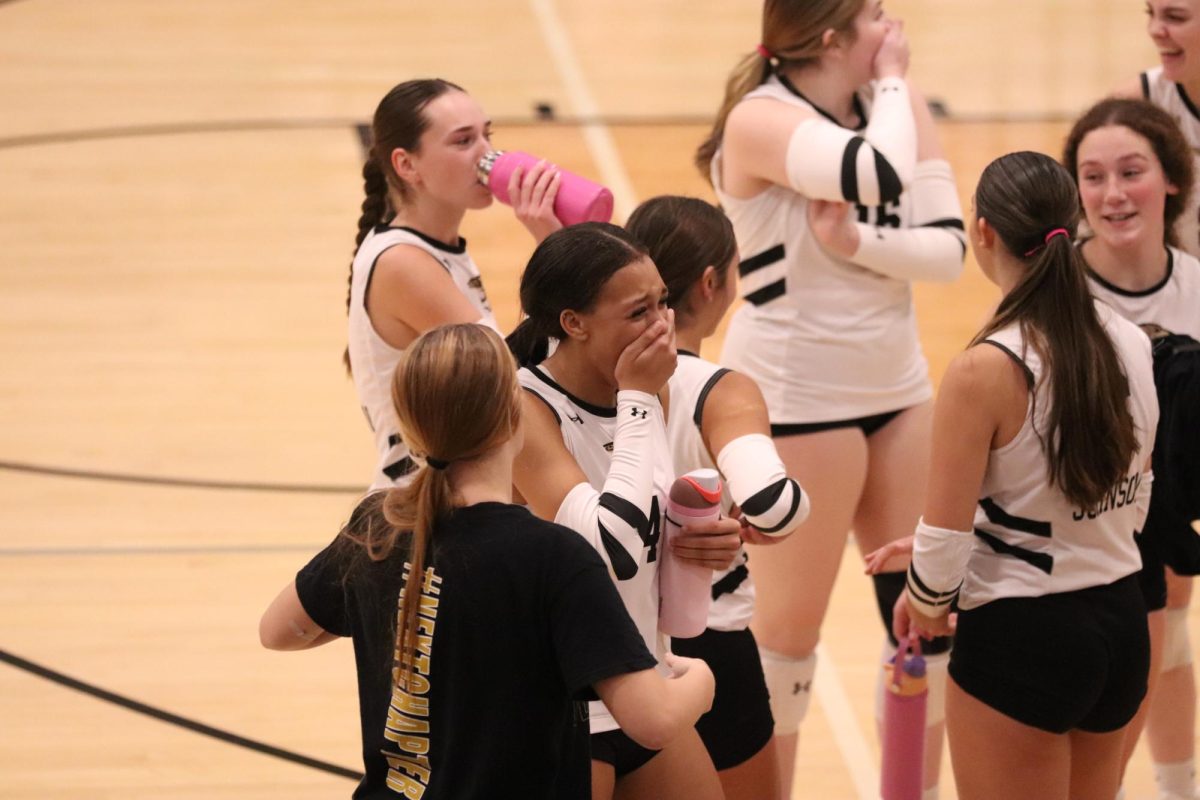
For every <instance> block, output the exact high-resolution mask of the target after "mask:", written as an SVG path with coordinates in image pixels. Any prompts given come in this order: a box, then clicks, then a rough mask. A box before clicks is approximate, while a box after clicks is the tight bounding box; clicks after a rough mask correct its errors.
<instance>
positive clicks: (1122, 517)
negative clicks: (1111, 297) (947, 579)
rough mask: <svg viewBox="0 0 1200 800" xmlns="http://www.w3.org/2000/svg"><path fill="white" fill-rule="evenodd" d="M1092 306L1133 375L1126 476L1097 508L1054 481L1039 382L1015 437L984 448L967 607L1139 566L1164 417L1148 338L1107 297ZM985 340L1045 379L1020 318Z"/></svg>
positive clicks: (1033, 376) (1089, 582)
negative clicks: (1144, 492)
mask: <svg viewBox="0 0 1200 800" xmlns="http://www.w3.org/2000/svg"><path fill="white" fill-rule="evenodd" d="M1096 311H1097V314H1098V315H1099V317H1100V321H1101V324H1102V325H1103V326H1104V329H1105V330H1106V331H1107V332H1108V335H1109V337H1110V338H1111V339H1112V342H1113V344H1114V345H1115V347H1116V351H1117V355H1118V357H1119V359H1120V361H1121V365H1122V367H1123V369H1124V370H1125V374H1126V376H1127V377H1128V379H1129V391H1130V396H1129V411H1130V414H1131V415H1132V417H1133V423H1134V426H1135V428H1136V434H1137V441H1138V449H1137V452H1136V453H1135V454H1134V457H1133V459H1132V461H1131V462H1130V464H1129V467H1128V469H1127V470H1126V472H1125V477H1123V478H1121V479H1120V480H1119V481H1117V484H1116V485H1115V486H1113V487H1112V489H1111V490H1110V491H1109V493H1108V494H1107V495H1106V496H1105V497H1104V499H1103V500H1102V501H1101V502H1100V503H1099V504H1098V505H1097V506H1096V507H1095V508H1088V509H1085V508H1079V507H1076V506H1075V505H1074V504H1072V503H1071V502H1070V501H1069V500H1067V498H1066V497H1065V496H1064V495H1063V493H1062V492H1061V490H1059V489H1058V488H1057V487H1054V486H1052V485H1051V483H1050V477H1049V465H1048V464H1047V462H1046V455H1045V453H1044V451H1043V449H1042V443H1041V439H1040V438H1039V434H1038V432H1039V431H1042V432H1044V431H1045V430H1046V425H1047V418H1048V412H1049V410H1050V403H1051V399H1050V394H1049V387H1048V386H1045V385H1041V386H1040V388H1039V390H1038V391H1036V393H1033V394H1031V396H1030V413H1029V414H1028V415H1027V416H1026V419H1025V424H1024V425H1023V426H1022V427H1021V430H1020V432H1018V433H1017V436H1016V438H1014V439H1013V440H1012V441H1011V442H1009V443H1008V444H1006V445H1004V446H1003V447H1001V448H998V449H996V450H992V451H991V453H990V454H989V455H988V464H987V472H986V473H985V475H984V479H983V487H982V489H981V490H980V500H979V505H978V507H977V508H976V511H975V543H974V548H973V550H972V552H971V558H970V562H969V563H968V565H967V575H966V578H965V579H964V581H963V586H962V591H961V593H960V594H959V599H958V604H959V607H960V608H962V609H971V608H975V607H977V606H981V605H983V604H984V603H988V602H990V601H992V600H997V599H1000V598H1004V597H1037V596H1041V595H1045V594H1053V593H1058V592H1069V591H1074V590H1077V589H1084V588H1088V587H1091V586H1103V585H1106V584H1109V583H1112V582H1113V581H1116V580H1119V579H1120V578H1123V577H1125V576H1126V575H1131V574H1133V573H1134V572H1137V571H1138V570H1139V569H1141V566H1142V560H1141V556H1140V555H1139V554H1138V549H1137V546H1136V545H1135V544H1134V540H1133V534H1134V531H1135V530H1136V528H1137V526H1138V524H1139V521H1138V518H1137V517H1138V514H1137V508H1136V502H1135V498H1136V495H1137V490H1138V486H1139V485H1140V484H1141V481H1142V480H1143V477H1142V468H1143V465H1144V464H1145V463H1146V460H1147V458H1148V457H1149V455H1150V451H1151V449H1152V448H1153V446H1154V432H1155V428H1156V427H1157V425H1158V398H1157V395H1156V394H1155V390H1154V370H1153V365H1152V361H1151V356H1150V340H1149V339H1148V338H1147V337H1146V334H1144V333H1143V332H1142V331H1141V329H1140V328H1138V327H1137V326H1136V325H1134V324H1133V323H1131V322H1129V321H1128V320H1125V319H1123V318H1122V317H1120V316H1119V315H1118V314H1116V313H1115V312H1114V311H1113V310H1112V309H1110V308H1109V307H1108V306H1106V305H1104V304H1103V303H1099V302H1098V303H1096ZM987 341H988V342H991V343H993V344H995V345H998V346H1000V347H1001V348H1002V349H1004V350H1006V351H1007V352H1008V353H1009V355H1011V356H1012V357H1013V358H1014V359H1015V360H1016V361H1018V362H1019V363H1020V364H1021V365H1022V366H1023V368H1024V370H1025V374H1026V376H1027V378H1028V380H1029V382H1030V384H1031V385H1033V386H1039V382H1040V379H1041V377H1042V364H1041V360H1040V359H1039V358H1038V355H1037V353H1036V351H1034V349H1033V348H1032V347H1027V346H1026V344H1025V342H1024V341H1023V340H1022V337H1021V333H1020V331H1019V329H1018V328H1016V327H1015V326H1014V327H1011V328H1006V329H1004V330H1002V331H997V332H996V333H994V334H992V335H991V336H989V337H988V339H987ZM1035 415H1036V418H1035ZM1035 426H1036V429H1035Z"/></svg>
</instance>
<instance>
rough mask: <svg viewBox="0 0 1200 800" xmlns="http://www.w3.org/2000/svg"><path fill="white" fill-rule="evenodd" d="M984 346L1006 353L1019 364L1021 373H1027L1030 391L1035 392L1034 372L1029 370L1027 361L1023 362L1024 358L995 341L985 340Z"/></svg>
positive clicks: (1026, 379) (1026, 381) (1026, 383)
mask: <svg viewBox="0 0 1200 800" xmlns="http://www.w3.org/2000/svg"><path fill="white" fill-rule="evenodd" d="M982 344H990V345H991V346H992V347H995V348H996V349H997V350H1000V351H1002V352H1004V353H1005V354H1007V355H1008V357H1009V358H1011V359H1012V360H1013V361H1015V362H1017V366H1018V367H1020V368H1021V371H1022V372H1024V373H1025V385H1026V386H1027V387H1028V388H1029V390H1030V391H1033V388H1034V383H1035V379H1034V377H1033V370H1031V369H1030V368H1029V365H1028V364H1026V363H1025V361H1024V360H1022V358H1021V357H1020V356H1019V355H1017V354H1016V353H1014V352H1013V351H1012V350H1009V349H1008V348H1007V347H1005V346H1004V345H1002V344H1000V343H999V342H997V341H996V340H995V339H984V340H983V342H982Z"/></svg>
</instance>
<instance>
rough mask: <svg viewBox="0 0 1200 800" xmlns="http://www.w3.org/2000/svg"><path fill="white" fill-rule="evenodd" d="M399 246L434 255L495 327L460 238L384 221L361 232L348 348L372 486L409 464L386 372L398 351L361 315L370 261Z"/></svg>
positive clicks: (387, 482)
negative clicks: (371, 440) (368, 436)
mask: <svg viewBox="0 0 1200 800" xmlns="http://www.w3.org/2000/svg"><path fill="white" fill-rule="evenodd" d="M402 244H403V245H410V246H412V247H416V248H418V249H420V250H424V251H425V252H426V253H429V255H431V256H433V257H434V258H435V259H437V262H438V263H439V264H441V265H442V266H443V267H445V268H446V272H448V273H449V274H450V277H451V278H452V279H453V280H454V283H455V285H456V286H458V288H459V290H460V291H461V292H462V293H463V296H464V297H466V298H467V299H468V300H469V301H471V304H472V305H473V306H475V308H477V309H478V310H479V316H480V320H479V321H480V323H481V324H484V325H487V326H489V327H491V328H494V329H496V330H497V331H499V329H500V328H499V326H498V325H497V324H496V318H495V316H493V314H492V307H491V305H490V304H489V303H488V299H487V292H485V291H484V288H483V278H482V277H480V275H479V268H478V267H476V266H475V262H474V261H472V260H471V256H469V255H468V254H467V243H466V240H465V239H460V243H459V245H458V246H456V247H452V246H450V245H448V244H444V243H442V242H439V241H437V240H436V239H431V238H429V237H428V236H426V235H425V234H423V233H420V232H418V231H415V230H412V229H411V228H390V227H388V226H386V225H380V226H378V227H376V228H375V229H374V230H373V231H371V232H370V233H368V234H367V238H366V239H364V240H363V243H362V246H360V247H359V248H358V252H357V253H356V254H355V256H354V264H353V267H352V268H351V278H350V320H349V329H350V332H349V347H350V371H351V373H352V374H353V376H354V388H355V389H357V390H358V402H359V404H360V405H361V406H362V410H363V414H364V415H365V416H366V418H367V424H368V425H370V426H371V431H372V432H373V433H374V434H375V450H376V452H377V453H378V454H379V460H378V462H377V466H376V468H375V475H374V476H373V478H372V480H371V489H372V490H375V489H383V488H386V487H388V486H393V485H395V484H396V483H397V482H400V481H401V480H402V479H403V477H404V476H405V475H407V474H408V473H409V472H411V471H412V468H413V463H412V459H410V458H409V456H408V447H407V446H406V445H405V444H404V442H403V441H401V439H400V422H399V420H398V419H397V417H396V409H395V408H394V407H393V406H392V376H393V374H394V373H395V371H396V365H397V364H398V363H400V357H401V356H402V355H404V351H403V350H401V349H398V348H395V347H392V346H391V345H390V344H388V343H387V342H385V341H384V340H383V338H382V337H380V335H379V334H378V333H377V332H376V330H375V326H374V325H372V324H371V319H370V317H369V316H368V315H367V288H368V287H369V286H370V285H371V275H372V274H373V272H374V271H375V263H376V262H377V261H378V260H379V257H380V256H381V255H382V254H383V252H384V251H385V250H388V249H390V248H392V247H395V246H397V245H402Z"/></svg>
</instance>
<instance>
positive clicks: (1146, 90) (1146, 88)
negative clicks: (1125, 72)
mask: <svg viewBox="0 0 1200 800" xmlns="http://www.w3.org/2000/svg"><path fill="white" fill-rule="evenodd" d="M1138 77H1139V78H1141V81H1142V99H1144V100H1149V99H1150V76H1149V75H1147V74H1146V73H1144V72H1143V73H1141V74H1140V75H1138Z"/></svg>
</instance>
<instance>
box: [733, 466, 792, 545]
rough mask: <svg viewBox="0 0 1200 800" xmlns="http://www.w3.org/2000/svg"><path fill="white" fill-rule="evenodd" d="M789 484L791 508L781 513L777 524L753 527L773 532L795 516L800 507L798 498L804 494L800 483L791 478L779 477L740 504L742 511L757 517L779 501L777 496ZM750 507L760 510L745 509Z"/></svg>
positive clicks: (764, 531)
mask: <svg viewBox="0 0 1200 800" xmlns="http://www.w3.org/2000/svg"><path fill="white" fill-rule="evenodd" d="M789 485H790V486H791V487H792V506H791V508H789V509H788V511H787V513H786V514H784V515H783V519H781V520H779V523H778V524H776V525H772V526H771V527H770V528H760V527H759V526H757V525H755V526H754V527H755V528H758V530H759V531H761V532H762V533H775V532H776V531H781V530H783V529H784V528H785V527H787V525H788V524H789V523H790V522H791V521H792V519H793V518H794V517H795V516H796V511H797V509H799V508H800V500H801V498H802V497H803V496H804V492H803V490H802V489H801V488H800V484H798V483H796V482H795V481H794V480H792V479H791V478H780V479H779V480H777V481H776V482H775V483H773V484H771V485H770V486H768V487H767V488H765V489H763V490H762V491H760V492H757V493H755V494H754V495H752V496H751V497H750V498H749V499H748V500H747V501H746V502H745V503H743V504H742V511H743V512H745V513H746V514H749V515H750V516H752V517H757V516H759V515H760V514H764V513H766V512H767V511H769V510H770V509H771V508H772V507H774V505H775V504H776V503H777V502H779V497H780V495H782V494H783V490H784V489H786V488H787V487H788V486H789ZM751 507H753V508H760V509H761V510H760V511H750V510H747V509H748V508H751ZM752 524H753V523H752Z"/></svg>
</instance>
